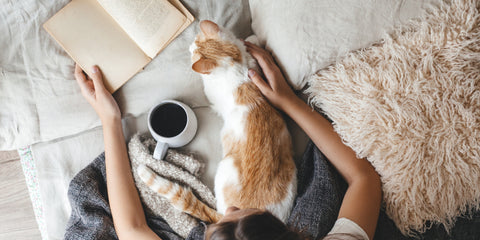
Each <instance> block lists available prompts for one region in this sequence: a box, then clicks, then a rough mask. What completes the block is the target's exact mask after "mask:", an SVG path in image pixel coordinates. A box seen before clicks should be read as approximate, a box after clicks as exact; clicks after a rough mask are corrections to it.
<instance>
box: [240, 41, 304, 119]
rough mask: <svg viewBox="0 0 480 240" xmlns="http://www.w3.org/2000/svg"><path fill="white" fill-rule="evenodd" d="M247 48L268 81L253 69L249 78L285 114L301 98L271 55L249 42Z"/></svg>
mask: <svg viewBox="0 0 480 240" xmlns="http://www.w3.org/2000/svg"><path fill="white" fill-rule="evenodd" d="M245 46H246V47H247V51H248V52H249V53H250V54H252V56H253V58H255V59H256V60H257V62H258V64H259V65H260V68H261V69H262V71H263V73H264V75H265V77H266V78H267V79H266V80H264V79H263V78H262V77H261V76H260V74H259V73H257V72H256V71H255V70H253V69H250V70H249V71H248V76H249V77H250V79H252V81H253V83H255V85H257V87H258V88H259V89H260V91H261V92H262V94H263V95H264V96H265V97H266V98H267V99H268V100H269V101H270V103H271V104H272V105H273V106H275V107H276V108H278V109H280V110H282V111H284V112H285V111H286V108H288V106H289V105H290V103H291V102H293V101H295V100H298V99H299V98H298V97H297V96H296V95H295V93H294V92H293V90H292V88H290V86H289V85H288V83H287V81H286V80H285V77H284V76H283V73H282V71H281V70H280V68H278V66H277V64H275V61H274V60H273V58H272V55H270V53H268V52H267V51H266V50H265V49H263V48H261V47H259V46H257V45H255V44H252V43H250V42H247V41H245Z"/></svg>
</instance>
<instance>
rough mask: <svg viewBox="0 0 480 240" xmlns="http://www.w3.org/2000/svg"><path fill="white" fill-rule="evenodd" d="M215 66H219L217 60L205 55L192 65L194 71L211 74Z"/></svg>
mask: <svg viewBox="0 0 480 240" xmlns="http://www.w3.org/2000/svg"><path fill="white" fill-rule="evenodd" d="M215 67H217V61H215V60H213V59H207V58H203V57H202V58H200V59H199V60H198V61H196V62H195V63H194V64H193V65H192V69H193V71H195V72H198V73H201V74H210V73H211V72H212V70H213V69H214V68H215Z"/></svg>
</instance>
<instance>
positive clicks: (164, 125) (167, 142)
mask: <svg viewBox="0 0 480 240" xmlns="http://www.w3.org/2000/svg"><path fill="white" fill-rule="evenodd" d="M148 129H149V130H150V133H151V134H152V136H153V138H154V139H155V140H157V145H156V147H155V151H154V153H153V157H154V158H155V159H163V158H164V157H165V154H166V153H167V149H168V148H169V147H173V148H176V147H182V146H184V145H186V144H187V143H189V142H190V141H191V140H192V139H193V137H194V136H195V133H196V131H197V118H196V116H195V113H194V112H193V111H192V109H191V108H190V107H188V106H187V105H185V104H184V103H181V102H179V101H175V100H166V101H163V102H161V103H160V104H158V105H156V106H154V107H153V108H151V109H150V111H149V113H148Z"/></svg>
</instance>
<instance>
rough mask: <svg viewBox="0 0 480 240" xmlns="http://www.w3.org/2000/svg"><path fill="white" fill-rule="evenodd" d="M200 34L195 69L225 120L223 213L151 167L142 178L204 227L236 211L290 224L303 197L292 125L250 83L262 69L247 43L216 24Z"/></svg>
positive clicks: (219, 181) (219, 176)
mask: <svg viewBox="0 0 480 240" xmlns="http://www.w3.org/2000/svg"><path fill="white" fill-rule="evenodd" d="M200 29H201V32H200V33H199V34H198V35H197V38H196V40H195V42H194V43H193V44H192V45H191V47H190V51H191V53H192V62H193V65H192V69H193V70H194V71H196V72H198V73H200V74H201V75H202V79H203V83H204V89H205V94H206V96H207V98H208V99H209V101H210V102H211V104H212V108H213V109H214V110H215V111H216V112H217V113H218V114H219V115H220V116H221V117H222V118H223V120H224V125H223V128H222V130H221V137H222V147H223V159H222V160H221V161H220V162H219V165H218V169H217V173H216V176H215V196H216V198H217V211H218V212H216V211H215V210H213V209H211V208H209V207H208V206H206V205H205V204H203V203H201V202H200V201H199V200H198V199H196V198H195V196H194V195H193V194H191V191H190V190H189V189H188V188H185V187H182V186H179V185H178V184H176V183H172V182H169V181H168V180H164V179H163V180H162V178H160V177H158V176H156V175H155V174H154V173H153V172H152V171H151V170H150V169H148V168H146V167H143V168H142V169H139V173H140V175H141V176H143V177H142V179H145V180H144V181H145V182H147V183H150V184H149V185H150V186H151V188H152V189H154V190H155V191H157V192H158V193H160V194H161V195H163V196H165V197H167V198H168V199H170V201H171V202H172V204H173V205H174V206H176V207H177V208H178V209H180V210H182V211H184V212H187V213H189V214H190V215H193V216H194V217H197V218H199V219H201V220H204V221H208V222H217V221H218V220H219V219H220V218H221V216H222V215H221V214H224V213H225V211H226V209H227V208H228V207H229V206H236V207H238V208H240V209H245V208H259V209H263V210H268V211H270V212H271V213H272V214H273V215H275V216H276V217H278V218H279V219H280V220H282V221H283V222H286V220H287V218H288V216H289V215H290V212H291V209H292V206H293V203H294V200H295V196H296V192H297V179H296V167H295V163H294V160H293V157H292V144H291V139H290V134H289V132H288V130H287V127H286V124H285V122H284V120H283V119H282V116H281V115H280V114H279V112H278V111H277V110H275V109H274V108H273V107H272V106H271V105H270V104H269V103H268V101H267V100H266V99H265V98H264V97H263V95H262V94H261V92H260V91H259V89H258V88H257V87H256V86H255V84H254V83H253V82H252V81H251V80H250V78H249V77H248V69H250V68H257V66H256V63H255V60H254V59H253V58H252V56H251V55H250V54H249V53H248V52H247V51H246V47H245V46H244V44H243V42H242V41H241V40H239V39H237V38H236V37H235V36H234V35H233V34H232V33H230V32H228V31H226V30H225V29H223V28H221V27H219V26H218V25H217V24H215V23H213V22H211V21H207V20H205V21H202V22H200ZM219 213H220V214H219Z"/></svg>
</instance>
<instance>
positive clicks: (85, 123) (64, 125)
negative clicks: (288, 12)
mask: <svg viewBox="0 0 480 240" xmlns="http://www.w3.org/2000/svg"><path fill="white" fill-rule="evenodd" d="M68 2H69V0H22V1H13V0H0V6H1V7H0V32H1V33H2V34H0V49H1V50H0V150H13V149H18V148H21V147H24V146H28V145H31V144H34V143H37V142H45V141H49V140H53V139H56V138H60V137H65V136H69V135H72V134H77V133H81V132H83V131H85V130H88V129H92V128H94V127H97V126H99V125H100V121H99V119H98V117H97V116H96V114H95V112H94V111H93V109H92V108H91V107H90V106H89V105H88V103H87V102H86V101H85V100H84V99H83V97H82V96H81V94H80V89H79V87H78V85H77V83H76V82H75V79H74V76H73V70H74V63H73V61H72V60H71V59H70V57H69V56H68V55H67V54H66V53H65V52H64V51H63V50H62V48H61V47H60V46H59V45H58V44H57V43H56V42H55V41H54V40H53V38H52V37H50V36H49V35H48V33H47V32H46V31H45V30H44V29H43V28H42V24H43V23H44V22H45V21H46V20H47V19H48V18H50V17H51V16H53V14H55V13H56V12H57V11H58V10H59V9H60V8H62V7H63V6H64V5H66V4H67V3H68ZM182 2H183V3H184V5H185V6H186V7H187V8H188V9H189V10H190V11H191V13H192V14H193V15H194V16H195V18H196V19H197V20H198V19H211V20H215V21H216V22H218V23H219V24H220V25H222V26H225V27H227V28H229V29H232V30H233V31H234V32H235V33H236V34H237V35H238V36H239V37H242V38H245V37H247V36H249V35H250V34H251V32H252V31H251V28H250V22H251V19H250V11H249V7H248V1H247V0H242V1H215V0H183V1H182ZM197 25H198V21H195V22H194V23H193V24H192V25H191V26H189V27H188V28H187V29H186V30H185V31H184V32H183V33H182V34H181V35H180V36H179V37H178V38H177V39H175V40H174V41H173V42H172V43H171V44H170V45H169V46H167V48H165V49H164V51H163V52H161V53H160V54H159V56H157V57H156V58H154V59H153V61H152V62H151V63H150V64H149V65H147V66H146V67H145V69H144V70H143V71H141V72H140V73H138V74H137V75H135V76H134V77H133V78H132V79H130V81H128V82H127V83H126V84H125V85H124V86H123V87H122V88H121V89H120V90H118V91H117V92H115V94H114V97H115V98H116V100H117V102H118V103H119V105H120V108H121V111H122V113H123V114H124V116H139V115H140V114H142V113H145V112H147V111H148V109H149V108H150V107H151V106H152V105H153V104H154V103H156V102H159V101H160V100H164V99H172V98H176V99H179V100H181V101H183V102H185V103H187V104H188V105H190V106H193V107H195V106H206V105H207V100H206V98H205V96H204V94H203V86H202V83H201V80H200V76H199V75H198V74H197V73H194V72H193V71H191V63H190V53H189V50H188V46H189V45H190V44H191V43H192V42H193V40H194V38H195V35H196V34H197V32H198V26H197ZM85 34H88V33H85Z"/></svg>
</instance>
